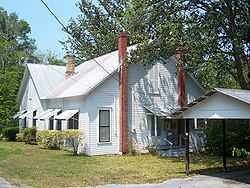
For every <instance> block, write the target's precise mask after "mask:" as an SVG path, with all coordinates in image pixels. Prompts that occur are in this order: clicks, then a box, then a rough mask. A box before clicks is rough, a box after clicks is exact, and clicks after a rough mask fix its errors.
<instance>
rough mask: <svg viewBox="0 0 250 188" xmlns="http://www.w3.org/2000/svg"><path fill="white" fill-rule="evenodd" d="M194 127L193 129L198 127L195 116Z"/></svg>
mask: <svg viewBox="0 0 250 188" xmlns="http://www.w3.org/2000/svg"><path fill="white" fill-rule="evenodd" d="M194 128H195V129H197V128H198V123H197V118H194Z"/></svg>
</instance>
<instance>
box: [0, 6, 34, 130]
mask: <svg viewBox="0 0 250 188" xmlns="http://www.w3.org/2000/svg"><path fill="white" fill-rule="evenodd" d="M30 31H31V29H30V26H29V24H28V23H27V22H26V21H24V20H20V19H19V18H18V17H17V15H16V14H14V13H11V14H8V13H7V12H6V11H5V10H4V9H2V8H0V125H3V126H11V125H13V120H12V116H13V114H14V113H15V112H16V111H17V104H16V97H17V93H18V89H19V86H20V82H21V80H22V76H23V70H24V68H23V66H21V65H20V64H22V63H23V62H24V61H25V60H27V58H29V59H30V58H34V56H33V52H34V50H35V49H36V47H35V44H34V40H33V39H31V38H30V37H29V34H30Z"/></svg>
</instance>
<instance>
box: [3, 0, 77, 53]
mask: <svg viewBox="0 0 250 188" xmlns="http://www.w3.org/2000/svg"><path fill="white" fill-rule="evenodd" d="M44 2H45V3H46V4H47V5H48V6H49V8H50V9H51V10H52V11H53V12H54V13H55V14H56V15H57V17H58V18H59V19H60V20H61V21H62V22H63V23H64V25H67V24H68V21H69V19H70V18H76V17H77V15H79V13H80V10H79V9H78V8H77V7H76V5H75V4H76V2H77V0H44ZM0 7H3V8H4V9H5V10H7V11H8V13H10V12H15V13H16V14H17V15H18V17H19V18H20V19H24V20H25V21H27V22H28V23H29V24H30V27H31V37H32V38H33V39H35V40H36V46H37V49H38V50H37V52H38V53H45V52H47V51H48V50H49V51H52V52H53V53H55V54H56V55H57V56H58V57H59V58H63V56H64V55H65V52H64V51H63V46H62V45H61V44H60V43H59V41H60V40H61V41H63V40H65V39H66V38H67V34H66V33H65V32H63V31H62V27H61V25H59V24H58V22H57V21H56V20H55V18H54V17H52V15H51V14H50V13H49V12H48V10H47V9H46V8H45V7H44V6H43V4H42V3H41V1H40V0H0Z"/></svg>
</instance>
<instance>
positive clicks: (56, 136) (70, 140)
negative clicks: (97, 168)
mask: <svg viewBox="0 0 250 188" xmlns="http://www.w3.org/2000/svg"><path fill="white" fill-rule="evenodd" d="M82 139H83V138H82V135H81V134H80V132H79V131H78V130H65V131H57V130H48V131H47V130H46V131H38V132H37V137H36V140H37V143H38V145H40V146H41V147H42V148H49V149H61V148H63V146H65V147H69V149H70V150H72V151H73V155H77V152H78V147H79V144H80V142H81V140H82ZM66 149H67V148H66Z"/></svg>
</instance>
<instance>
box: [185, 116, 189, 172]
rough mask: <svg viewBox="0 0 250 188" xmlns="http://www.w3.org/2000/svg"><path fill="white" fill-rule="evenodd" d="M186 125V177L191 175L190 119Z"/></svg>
mask: <svg viewBox="0 0 250 188" xmlns="http://www.w3.org/2000/svg"><path fill="white" fill-rule="evenodd" d="M185 125H186V130H185V132H186V134H185V141H186V143H185V144H186V155H185V171H186V175H187V176H188V175H189V163H190V158H189V121H188V119H185Z"/></svg>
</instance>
